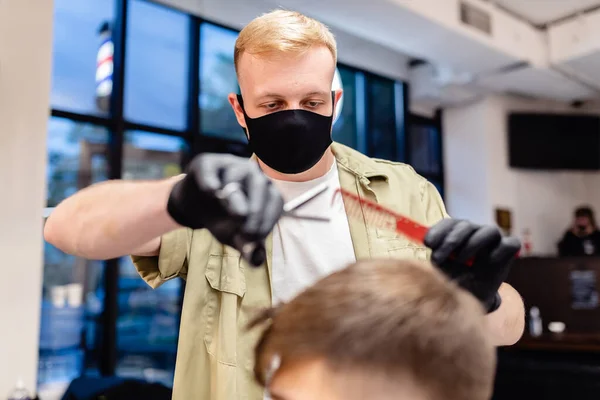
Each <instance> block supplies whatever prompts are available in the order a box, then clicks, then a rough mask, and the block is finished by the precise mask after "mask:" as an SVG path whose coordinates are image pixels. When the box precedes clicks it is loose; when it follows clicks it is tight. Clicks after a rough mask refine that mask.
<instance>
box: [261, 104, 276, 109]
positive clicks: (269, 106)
mask: <svg viewBox="0 0 600 400" xmlns="http://www.w3.org/2000/svg"><path fill="white" fill-rule="evenodd" d="M264 107H265V108H266V109H267V110H275V109H277V107H279V103H268V104H265V105H264Z"/></svg>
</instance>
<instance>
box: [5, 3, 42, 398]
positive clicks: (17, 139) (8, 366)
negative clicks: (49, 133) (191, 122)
mask: <svg viewBox="0 0 600 400" xmlns="http://www.w3.org/2000/svg"><path fill="white" fill-rule="evenodd" d="M52 3H53V2H52V1H39V0H8V1H0V188H1V191H2V195H0V254H1V255H2V266H1V268H2V272H1V276H2V278H1V279H0V293H1V294H2V301H0V321H2V322H1V323H0V398H6V396H7V395H8V392H9V390H11V389H12V387H13V386H14V385H15V383H16V381H17V379H18V378H19V377H21V378H22V379H23V380H24V382H25V384H26V386H27V388H28V389H29V390H35V387H36V385H35V383H36V373H37V354H38V335H39V320H40V313H39V310H40V301H41V299H40V295H41V288H42V282H41V281H42V207H43V206H44V191H45V169H46V123H47V118H48V102H49V97H50V95H49V93H50V58H51V40H52V6H53V4H52Z"/></svg>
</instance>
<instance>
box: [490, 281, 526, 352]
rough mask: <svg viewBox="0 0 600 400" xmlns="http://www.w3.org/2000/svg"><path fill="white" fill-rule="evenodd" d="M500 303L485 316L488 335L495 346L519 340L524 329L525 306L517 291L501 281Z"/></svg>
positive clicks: (506, 344) (507, 344) (511, 343)
mask: <svg viewBox="0 0 600 400" xmlns="http://www.w3.org/2000/svg"><path fill="white" fill-rule="evenodd" d="M499 293H500V297H501V298H502V304H501V306H500V308H498V309H497V310H496V311H494V312H493V313H491V314H489V315H488V316H487V317H486V318H487V322H488V326H489V330H490V335H492V337H493V341H494V344H495V345H496V346H510V345H513V344H515V343H516V342H518V341H519V339H520V338H521V336H522V335H523V331H524V329H525V307H524V305H523V299H522V298H521V296H520V295H519V293H518V292H517V291H516V290H515V289H514V288H513V287H512V286H510V285H509V284H506V283H503V284H502V286H501V287H500V290H499Z"/></svg>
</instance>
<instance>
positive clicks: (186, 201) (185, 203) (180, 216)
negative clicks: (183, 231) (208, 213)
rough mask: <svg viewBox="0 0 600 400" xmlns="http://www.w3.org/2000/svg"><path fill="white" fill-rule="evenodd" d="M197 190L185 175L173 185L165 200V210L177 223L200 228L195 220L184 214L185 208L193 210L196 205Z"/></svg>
mask: <svg viewBox="0 0 600 400" xmlns="http://www.w3.org/2000/svg"><path fill="white" fill-rule="evenodd" d="M197 192H198V190H197V189H196V188H195V187H194V185H193V183H191V182H190V181H189V178H188V177H187V176H186V177H185V178H183V179H182V180H180V181H179V182H177V183H176V184H175V185H174V186H173V189H172V190H171V194H170V195H169V200H168V201H167V212H168V213H169V215H170V216H171V218H173V220H174V221H175V222H177V223H178V224H179V225H181V226H185V227H188V228H192V229H200V228H202V226H198V224H197V221H194V222H196V223H193V221H191V220H190V218H189V216H188V215H187V214H186V210H193V209H194V208H195V207H197V205H198V203H199V202H198V197H200V196H199V193H197ZM188 212H189V211H188Z"/></svg>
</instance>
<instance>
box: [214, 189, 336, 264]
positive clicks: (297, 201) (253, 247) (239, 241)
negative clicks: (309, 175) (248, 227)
mask: <svg viewBox="0 0 600 400" xmlns="http://www.w3.org/2000/svg"><path fill="white" fill-rule="evenodd" d="M241 188H242V187H241V186H240V184H239V183H238V182H231V183H228V184H227V185H225V186H224V187H223V188H222V189H220V190H219V191H217V193H216V196H217V198H219V199H221V200H227V199H228V198H229V196H231V194H232V193H234V192H236V191H238V190H241ZM328 188H329V183H328V182H324V183H321V184H320V185H317V186H315V187H314V188H312V189H310V190H307V191H306V192H304V193H302V194H301V195H300V196H298V197H296V198H294V199H292V200H290V201H288V202H287V203H285V204H284V206H283V214H282V215H281V217H282V218H284V217H287V218H296V219H303V220H307V221H318V222H328V221H329V220H330V218H329V217H320V216H313V215H302V214H297V213H296V211H297V210H298V209H300V208H302V207H303V206H304V205H306V204H308V203H310V202H311V201H313V200H314V199H315V198H317V197H318V196H319V195H322V194H323V193H325V192H326V191H327V189H328ZM233 244H234V245H235V247H236V248H237V250H239V251H240V253H241V254H242V257H244V259H246V260H247V261H249V262H250V263H251V264H252V265H257V264H260V263H261V262H259V260H264V259H265V258H266V257H265V248H264V246H263V245H259V243H256V242H248V241H246V240H244V239H243V238H242V237H241V236H239V235H237V236H235V237H234V239H233Z"/></svg>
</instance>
